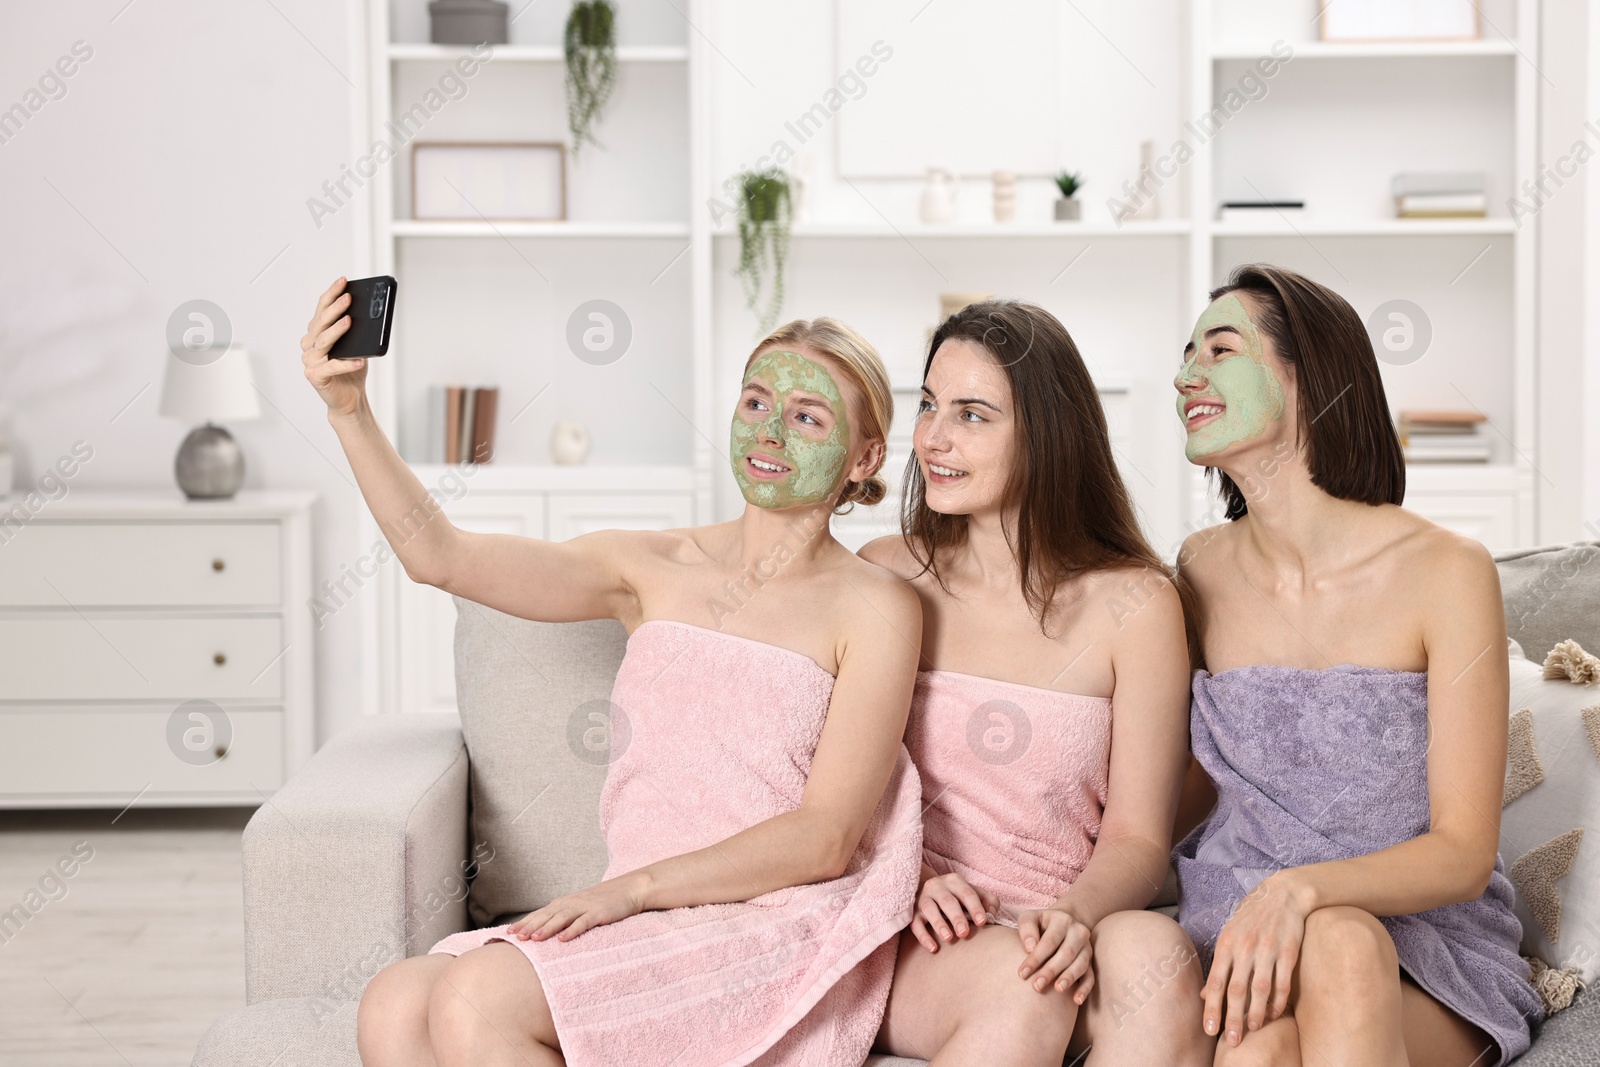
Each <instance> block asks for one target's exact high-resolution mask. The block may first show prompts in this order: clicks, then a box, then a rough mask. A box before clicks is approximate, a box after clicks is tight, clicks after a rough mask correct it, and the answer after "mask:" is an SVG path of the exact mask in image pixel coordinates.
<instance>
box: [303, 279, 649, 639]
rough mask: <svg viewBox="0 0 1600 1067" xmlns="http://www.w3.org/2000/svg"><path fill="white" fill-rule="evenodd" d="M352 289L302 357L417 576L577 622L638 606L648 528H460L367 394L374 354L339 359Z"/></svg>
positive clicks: (322, 318) (320, 315)
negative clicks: (632, 567)
mask: <svg viewBox="0 0 1600 1067" xmlns="http://www.w3.org/2000/svg"><path fill="white" fill-rule="evenodd" d="M349 304H350V295H349V294H348V293H346V292H345V279H344V278H338V279H336V280H335V281H334V283H333V284H332V285H330V286H328V288H327V290H326V291H325V292H323V294H322V296H321V297H320V298H319V299H318V300H317V310H316V312H315V313H314V314H313V315H312V316H311V322H310V324H309V325H308V326H307V329H306V334H305V336H304V337H302V338H301V339H300V360H301V363H302V364H304V366H305V374H306V378H307V379H308V380H309V381H310V382H311V384H312V385H313V386H315V387H316V390H317V392H318V394H320V395H321V397H322V399H323V400H324V401H325V402H326V403H327V405H328V422H329V423H330V424H331V425H332V426H333V429H334V432H335V433H336V434H338V436H339V444H340V445H341V446H342V447H343V448H344V453H345V456H346V457H347V458H348V459H349V461H350V469H351V470H352V471H353V472H354V473H355V476H356V484H357V485H358V486H360V488H361V495H362V497H363V498H364V499H365V500H366V502H367V507H368V508H369V509H370V510H371V512H372V515H373V517H374V518H375V519H377V520H378V527H379V529H381V530H382V531H383V536H384V537H385V538H386V539H387V540H388V542H389V545H390V547H391V548H393V549H394V552H395V555H396V556H398V557H399V559H400V563H401V565H402V566H404V567H405V569H406V574H408V575H409V576H410V577H411V578H412V580H414V581H418V582H422V583H424V584H426V585H434V586H438V587H439V588H441V589H444V590H446V591H448V592H451V593H455V594H457V595H459V596H463V597H465V598H467V599H468V600H475V601H477V602H478V603H480V604H486V605H488V606H489V607H492V608H496V609H498V610H500V611H504V612H507V613H509V614H512V615H519V616H521V617H523V618H526V619H538V620H540V621H543V622H570V621H576V620H580V619H596V618H606V617H611V618H621V619H626V618H627V617H628V615H629V613H636V612H637V598H636V597H635V596H634V594H633V590H632V586H631V585H630V583H629V581H628V575H627V574H626V573H624V563H623V561H624V560H625V559H626V558H627V555H628V554H627V553H626V552H623V551H619V549H621V548H622V547H623V546H624V545H625V544H626V543H627V542H628V541H629V539H630V538H633V539H635V540H637V539H638V538H639V535H631V534H627V533H622V532H618V531H606V532H603V533H595V534H588V535H586V536H583V537H577V538H574V539H573V540H571V541H567V542H564V543H559V544H558V543H553V542H550V541H543V540H539V539H537V538H532V537H514V536H511V535H508V534H477V533H469V532H467V531H464V530H460V529H457V528H456V527H455V526H454V525H453V524H452V523H451V522H450V520H449V519H448V518H446V517H445V514H444V511H443V509H442V508H441V507H440V506H439V503H438V501H436V500H435V499H434V498H433V497H432V496H431V495H430V494H429V493H428V491H427V490H426V489H425V488H423V485H422V482H421V481H419V480H418V478H417V476H416V475H415V474H414V473H412V471H411V468H410V467H407V466H406V464H405V461H404V460H402V459H401V458H400V454H399V453H398V452H396V451H395V448H394V445H392V444H390V442H389V439H388V438H387V437H385V436H384V434H383V430H382V429H381V428H379V426H378V423H377V420H376V419H375V418H374V417H373V414H372V408H371V407H370V406H369V405H368V403H367V394H366V378H367V361H366V360H365V359H330V358H328V349H329V347H331V346H332V344H333V342H334V341H336V340H338V338H339V337H341V336H342V335H343V334H344V333H345V331H346V330H348V329H349V328H350V318H349V316H348V315H346V314H345V312H346V310H347V309H348V307H349Z"/></svg>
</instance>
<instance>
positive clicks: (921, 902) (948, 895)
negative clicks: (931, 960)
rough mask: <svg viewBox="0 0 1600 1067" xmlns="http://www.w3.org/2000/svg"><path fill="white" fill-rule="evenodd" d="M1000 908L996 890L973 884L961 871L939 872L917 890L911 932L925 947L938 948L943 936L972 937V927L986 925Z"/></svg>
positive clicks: (929, 948) (933, 950)
mask: <svg viewBox="0 0 1600 1067" xmlns="http://www.w3.org/2000/svg"><path fill="white" fill-rule="evenodd" d="M999 909H1000V901H999V899H998V898H997V897H996V896H995V895H994V894H993V893H990V892H988V891H986V890H983V889H975V888H973V886H972V885H971V884H970V883H969V882H968V881H967V880H966V879H965V878H963V877H961V876H960V875H959V874H936V875H934V876H933V877H932V878H929V879H928V880H927V881H925V882H923V883H922V889H921V891H920V892H918V893H917V906H916V910H915V911H914V912H913V914H912V916H911V933H912V934H913V935H914V936H915V937H916V939H917V940H918V941H919V942H920V943H921V944H922V947H923V948H925V949H927V950H928V951H929V952H938V951H939V942H940V941H941V940H944V941H952V940H954V939H955V938H958V937H971V936H972V932H973V928H974V927H979V926H983V925H984V924H985V923H987V922H988V921H989V916H990V915H993V914H994V913H995V912H996V911H998V910H999Z"/></svg>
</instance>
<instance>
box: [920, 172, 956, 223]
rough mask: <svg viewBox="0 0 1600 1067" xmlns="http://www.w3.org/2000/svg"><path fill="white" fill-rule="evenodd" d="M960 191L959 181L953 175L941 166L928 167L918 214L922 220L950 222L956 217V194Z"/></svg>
mask: <svg viewBox="0 0 1600 1067" xmlns="http://www.w3.org/2000/svg"><path fill="white" fill-rule="evenodd" d="M960 192H961V183H960V182H959V181H958V180H957V179H956V177H955V175H953V174H951V173H950V172H949V171H947V170H945V169H944V168H943V167H929V168H928V180H927V182H926V183H925V184H924V185H923V187H922V203H921V205H920V210H919V211H918V213H917V214H918V216H919V217H920V218H921V219H922V221H923V222H931V223H935V224H938V223H945V222H950V221H951V220H953V219H954V218H955V217H956V196H957V195H958V194H959V193H960Z"/></svg>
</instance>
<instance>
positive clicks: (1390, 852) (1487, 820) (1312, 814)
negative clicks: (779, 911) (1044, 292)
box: [1173, 265, 1541, 1067]
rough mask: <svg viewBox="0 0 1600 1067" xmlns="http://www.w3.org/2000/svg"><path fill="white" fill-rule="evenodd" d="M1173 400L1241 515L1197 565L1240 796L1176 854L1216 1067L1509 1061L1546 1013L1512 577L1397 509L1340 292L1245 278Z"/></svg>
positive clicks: (1225, 768) (1374, 373)
mask: <svg viewBox="0 0 1600 1067" xmlns="http://www.w3.org/2000/svg"><path fill="white" fill-rule="evenodd" d="M1173 384H1174V385H1175V386H1176V388H1177V390H1178V414H1179V417H1180V418H1182V419H1183V421H1184V426H1185V429H1186V431H1187V445H1186V452H1187V455H1188V457H1189V460H1190V461H1191V462H1193V463H1197V464H1202V465H1204V466H1206V467H1208V468H1210V469H1211V471H1212V472H1214V473H1215V474H1216V475H1217V476H1218V477H1219V480H1220V482H1221V489H1222V496H1223V499H1224V501H1225V503H1226V514H1227V517H1228V519H1229V521H1228V522H1227V523H1225V524H1223V525H1221V526H1216V527H1212V528H1211V529H1207V530H1202V531H1200V532H1198V533H1196V534H1194V535H1192V536H1191V537H1190V538H1189V539H1188V540H1187V542H1185V544H1184V547H1183V551H1182V553H1181V554H1180V556H1179V567H1180V571H1181V573H1182V574H1183V575H1184V576H1185V577H1186V578H1187V579H1188V580H1189V581H1190V582H1191V583H1192V584H1193V587H1194V591H1195V595H1196V598H1197V601H1198V613H1197V631H1198V632H1197V638H1198V643H1199V649H1200V652H1201V655H1202V662H1203V664H1204V668H1205V669H1202V670H1197V671H1195V673H1194V679H1193V706H1192V710H1191V718H1190V735H1191V742H1192V744H1193V748H1194V754H1195V757H1196V759H1197V760H1198V761H1199V763H1200V765H1201V766H1202V767H1203V768H1204V770H1205V772H1206V774H1207V775H1209V777H1210V779H1211V781H1212V782H1213V783H1214V785H1215V789H1216V795H1217V802H1216V806H1215V808H1214V809H1213V810H1212V811H1211V813H1210V815H1209V816H1208V817H1207V818H1206V819H1205V821H1204V822H1202V823H1201V824H1200V826H1199V827H1197V828H1196V829H1195V830H1194V831H1193V832H1192V833H1190V834H1189V835H1188V836H1187V837H1186V838H1185V839H1184V840H1183V841H1182V842H1181V843H1180V844H1179V845H1178V847H1177V848H1176V849H1175V850H1174V860H1175V863H1176V866H1177V871H1178V878H1179V884H1180V890H1181V904H1180V911H1179V921H1180V922H1181V923H1182V924H1183V926H1184V928H1185V929H1186V930H1187V931H1188V932H1189V934H1190V936H1191V937H1193V939H1194V941H1195V944H1196V945H1197V946H1198V947H1199V949H1200V952H1201V954H1202V957H1203V958H1204V960H1205V963H1206V965H1207V967H1208V968H1209V973H1208V976H1207V979H1206V984H1205V988H1204V991H1203V997H1204V1007H1203V1019H1204V1025H1205V1028H1206V1032H1207V1033H1208V1034H1213V1035H1215V1034H1219V1033H1220V1034H1221V1035H1222V1040H1221V1041H1219V1042H1218V1045H1217V1055H1216V1063H1217V1064H1219V1065H1222V1064H1229V1065H1231V1064H1243V1063H1273V1064H1299V1063H1302V1062H1303V1063H1305V1064H1308V1065H1310V1064H1321V1063H1341V1064H1342V1063H1359V1064H1363V1065H1369V1067H1382V1065H1389V1064H1407V1063H1409V1064H1412V1065H1423V1064H1429V1065H1440V1067H1468V1065H1469V1064H1470V1065H1488V1064H1493V1063H1505V1062H1506V1061H1508V1060H1510V1059H1512V1058H1514V1057H1515V1056H1517V1055H1518V1054H1520V1053H1521V1052H1522V1051H1523V1050H1525V1049H1526V1048H1527V1047H1528V1043H1529V1036H1528V1034H1529V1023H1530V1022H1531V1021H1536V1020H1537V1019H1538V1018H1539V1017H1540V1014H1541V1011H1540V1003H1539V998H1538V996H1537V995H1536V994H1535V992H1534V990H1533V988H1532V986H1531V985H1529V983H1528V968H1527V966H1526V965H1525V964H1524V963H1523V962H1522V960H1521V959H1520V958H1519V957H1518V955H1517V946H1518V942H1519V939H1520V937H1521V928H1520V926H1519V924H1518V922H1517V919H1516V916H1515V915H1513V914H1512V910H1511V902H1512V889H1511V883H1510V882H1509V881H1508V880H1507V878H1506V876H1505V874H1504V872H1503V870H1502V866H1501V862H1500V859H1499V857H1498V855H1497V853H1496V847H1497V843H1498V838H1499V825H1500V799H1501V789H1502V786H1503V782H1504V773H1505V761H1506V729H1507V720H1506V704H1507V699H1508V689H1507V662H1506V654H1505V649H1506V634H1505V620H1504V616H1503V614H1502V608H1501V602H1500V586H1499V579H1498V574H1497V572H1496V570H1495V566H1494V562H1493V561H1492V560H1491V559H1490V557H1489V553H1488V552H1487V551H1486V550H1485V549H1484V547H1483V546H1482V545H1480V544H1478V543H1477V542H1476V541H1473V540H1471V539H1470V538H1467V537H1463V536H1460V535H1458V534H1455V533H1451V532H1450V531H1448V530H1445V529H1442V528H1441V527H1438V526H1435V525H1434V524H1433V523H1431V522H1429V521H1428V520H1426V519H1424V518H1422V517H1421V516H1419V515H1417V514H1415V513H1414V512H1411V511H1407V510H1405V509H1404V508H1402V507H1400V506H1399V505H1400V503H1401V501H1402V500H1403V499H1404V496H1405V464H1404V460H1403V457H1402V454H1401V450H1400V442H1399V440H1398V438H1397V436H1396V434H1395V431H1394V426H1393V424H1392V423H1391V421H1390V416H1389V408H1388V403H1387V401H1386V399H1385V397H1384V391H1383V382H1382V379H1381V377H1380V376H1379V373H1378V364H1377V360H1376V358H1375V356H1374V355H1373V351H1372V345H1371V343H1370V341H1369V340H1368V338H1367V333H1366V330H1365V328H1364V326H1363V324H1362V322H1361V319H1360V317H1359V316H1358V315H1357V314H1356V313H1355V310H1354V309H1353V308H1351V306H1350V305H1349V303H1347V302H1346V301H1345V300H1344V299H1343V298H1342V297H1340V296H1339V295H1338V294H1337V293H1335V292H1333V291H1332V290H1330V289H1327V288H1325V287H1324V286H1322V285H1319V284H1317V283H1316V282H1314V281H1311V280H1310V279H1308V278H1305V277H1302V276H1300V275H1298V274H1295V273H1293V272H1291V271H1286V270H1281V269H1278V268H1275V267H1268V266H1261V265H1253V266H1247V267H1241V268H1239V269H1238V270H1236V271H1235V272H1234V273H1233V276H1232V277H1231V278H1230V279H1229V281H1228V284H1227V285H1224V286H1222V287H1221V288H1219V289H1217V290H1216V291H1215V292H1213V293H1212V294H1211V304H1210V306H1209V307H1207V308H1206V310H1205V312H1204V313H1203V314H1202V315H1201V316H1200V319H1199V321H1198V322H1197V323H1196V325H1195V328H1194V332H1193V335H1192V336H1191V338H1190V341H1189V344H1188V346H1187V347H1186V348H1185V349H1184V355H1183V366H1182V369H1181V370H1180V371H1179V373H1178V376H1177V378H1176V380H1175V381H1174V383H1173Z"/></svg>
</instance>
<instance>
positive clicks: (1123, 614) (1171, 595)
mask: <svg viewBox="0 0 1600 1067" xmlns="http://www.w3.org/2000/svg"><path fill="white" fill-rule="evenodd" d="M1083 581H1084V586H1083V595H1084V596H1087V597H1090V598H1092V599H1093V600H1095V601H1100V602H1102V603H1104V604H1105V605H1106V616H1105V617H1106V619H1107V621H1108V623H1109V624H1110V630H1109V635H1110V639H1111V641H1112V642H1113V644H1114V645H1124V644H1130V643H1131V644H1134V645H1139V646H1144V647H1149V644H1150V642H1152V641H1162V640H1163V639H1164V638H1165V637H1167V636H1170V635H1172V634H1176V635H1178V640H1179V641H1180V642H1181V640H1182V635H1183V601H1182V599H1181V598H1180V597H1179V596H1178V587H1177V585H1176V584H1175V583H1174V582H1173V579H1172V575H1171V574H1170V573H1169V572H1168V571H1167V570H1166V569H1165V568H1159V569H1158V568H1155V567H1146V566H1141V565H1130V566H1123V567H1108V568H1106V569H1104V570H1100V571H1096V572H1095V573H1094V574H1091V575H1088V576H1087V577H1085V578H1084V579H1083Z"/></svg>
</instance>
